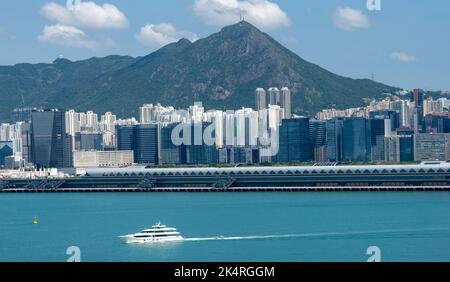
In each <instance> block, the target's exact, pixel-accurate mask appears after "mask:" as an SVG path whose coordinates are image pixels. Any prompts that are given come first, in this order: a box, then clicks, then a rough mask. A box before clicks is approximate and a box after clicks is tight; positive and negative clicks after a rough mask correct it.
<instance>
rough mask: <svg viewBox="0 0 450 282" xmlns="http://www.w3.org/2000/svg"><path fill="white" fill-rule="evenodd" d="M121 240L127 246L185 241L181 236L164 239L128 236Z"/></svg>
mask: <svg viewBox="0 0 450 282" xmlns="http://www.w3.org/2000/svg"><path fill="white" fill-rule="evenodd" d="M119 238H120V239H121V240H122V241H123V242H124V243H126V244H149V243H166V242H182V241H184V238H183V237H181V236H169V237H164V238H135V237H133V236H132V235H131V236H130V235H126V236H120V237H119Z"/></svg>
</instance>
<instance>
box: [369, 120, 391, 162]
mask: <svg viewBox="0 0 450 282" xmlns="http://www.w3.org/2000/svg"><path fill="white" fill-rule="evenodd" d="M384 117H385V116H381V118H380V116H375V117H374V119H371V120H370V121H369V122H370V146H371V153H372V157H371V159H372V161H384V159H385V152H384V149H385V137H390V136H391V134H392V130H391V125H392V123H391V120H390V119H384Z"/></svg>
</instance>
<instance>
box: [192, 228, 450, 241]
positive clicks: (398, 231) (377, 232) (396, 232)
mask: <svg viewBox="0 0 450 282" xmlns="http://www.w3.org/2000/svg"><path fill="white" fill-rule="evenodd" d="M433 231H434V232H435V231H450V228H421V229H385V230H369V231H349V232H323V233H303V234H274V235H257V236H229V237H225V236H216V237H203V238H185V239H184V241H216V240H217V241H220V240H224V241H231V240H258V239H282V238H314V237H348V236H361V235H369V236H370V235H383V236H392V235H394V236H395V235H404V234H411V233H420V232H433Z"/></svg>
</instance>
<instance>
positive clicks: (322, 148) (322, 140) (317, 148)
mask: <svg viewBox="0 0 450 282" xmlns="http://www.w3.org/2000/svg"><path fill="white" fill-rule="evenodd" d="M309 130H310V138H311V146H312V148H313V150H314V161H316V162H327V160H328V154H327V123H326V121H324V120H310V121H309Z"/></svg>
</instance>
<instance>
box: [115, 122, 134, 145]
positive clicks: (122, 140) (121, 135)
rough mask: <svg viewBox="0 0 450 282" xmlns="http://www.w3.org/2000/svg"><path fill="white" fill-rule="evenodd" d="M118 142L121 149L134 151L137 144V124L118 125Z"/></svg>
mask: <svg viewBox="0 0 450 282" xmlns="http://www.w3.org/2000/svg"><path fill="white" fill-rule="evenodd" d="M115 131H116V144H117V150H119V151H134V148H135V146H136V144H135V142H136V138H135V131H136V126H135V125H116V130H115Z"/></svg>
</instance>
